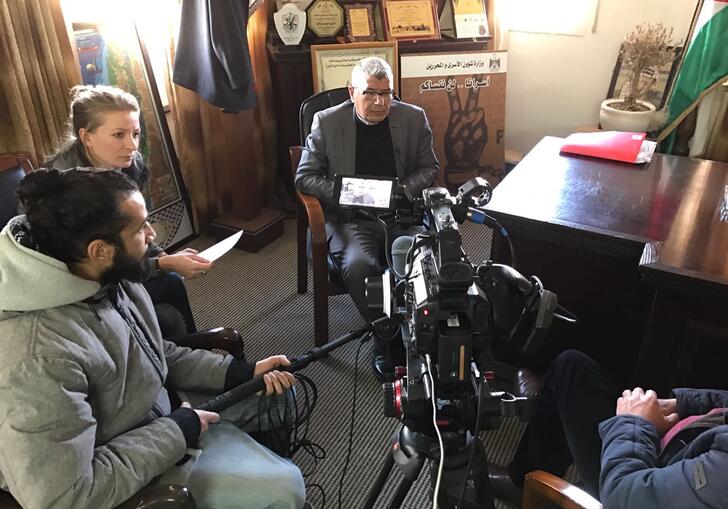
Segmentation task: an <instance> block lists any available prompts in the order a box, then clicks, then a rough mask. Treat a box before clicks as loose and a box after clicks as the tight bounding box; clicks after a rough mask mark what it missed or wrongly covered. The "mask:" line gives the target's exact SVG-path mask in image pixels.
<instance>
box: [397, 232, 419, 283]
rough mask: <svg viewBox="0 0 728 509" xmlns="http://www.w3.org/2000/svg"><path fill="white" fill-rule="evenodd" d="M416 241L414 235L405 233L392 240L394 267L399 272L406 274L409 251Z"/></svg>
mask: <svg viewBox="0 0 728 509" xmlns="http://www.w3.org/2000/svg"><path fill="white" fill-rule="evenodd" d="M414 241H415V239H414V237H410V236H407V235H404V236H402V237H397V238H396V239H394V242H392V268H393V269H394V270H395V272H396V273H397V274H404V273H405V272H406V271H407V253H408V252H409V250H410V248H411V247H412V244H413V243H414Z"/></svg>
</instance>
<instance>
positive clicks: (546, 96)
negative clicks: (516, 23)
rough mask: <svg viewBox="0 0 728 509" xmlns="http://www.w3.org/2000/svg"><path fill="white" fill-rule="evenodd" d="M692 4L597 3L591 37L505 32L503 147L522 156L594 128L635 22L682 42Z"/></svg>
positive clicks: (681, 0)
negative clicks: (659, 25) (546, 140)
mask: <svg viewBox="0 0 728 509" xmlns="http://www.w3.org/2000/svg"><path fill="white" fill-rule="evenodd" d="M696 3H697V0H600V1H599V11H598V23H597V30H596V33H591V32H590V33H588V34H587V35H585V36H583V37H576V36H565V35H550V34H530V33H519V32H510V35H509V40H508V85H507V89H506V90H507V92H506V148H507V149H512V150H517V151H518V152H521V153H522V154H524V155H525V154H526V153H527V152H528V151H529V150H531V148H533V146H534V145H535V144H536V143H538V141H539V140H540V139H541V138H543V137H544V136H547V135H552V136H566V135H568V134H569V133H571V132H573V129H574V128H576V127H580V126H596V125H597V122H598V119H599V104H600V103H601V102H602V101H603V100H604V99H605V98H606V94H607V90H608V88H609V82H610V80H611V77H612V70H613V68H614V63H615V61H616V60H617V53H618V52H619V46H620V44H621V42H622V40H623V39H624V36H625V34H627V33H628V32H630V31H631V30H632V29H633V28H634V26H635V25H636V24H637V23H641V22H645V21H647V22H655V21H662V22H663V23H664V24H665V25H666V26H668V27H672V28H674V29H675V33H674V36H673V38H674V39H675V40H681V41H685V39H686V37H687V32H688V30H689V27H690V21H691V19H692V16H693V11H694V10H695V6H696Z"/></svg>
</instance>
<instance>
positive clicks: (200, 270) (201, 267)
mask: <svg viewBox="0 0 728 509" xmlns="http://www.w3.org/2000/svg"><path fill="white" fill-rule="evenodd" d="M159 268H160V269H162V270H163V271H165V272H177V273H178V274H180V275H181V276H182V277H186V278H192V277H195V276H199V275H200V274H205V273H206V272H207V271H208V270H210V269H211V268H212V262H210V261H208V260H206V259H205V258H203V257H201V256H198V254H197V251H195V250H194V249H190V248H188V249H183V250H182V251H180V252H179V253H174V254H171V255H170V254H168V255H164V256H160V257H159Z"/></svg>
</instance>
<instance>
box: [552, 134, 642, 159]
mask: <svg viewBox="0 0 728 509" xmlns="http://www.w3.org/2000/svg"><path fill="white" fill-rule="evenodd" d="M645 136H646V133H628V132H622V131H598V132H595V133H574V134H570V135H569V136H567V138H566V139H565V140H564V144H563V145H562V146H561V152H566V153H568V154H578V155H581V156H592V157H601V158H602V159H612V160H614V161H624V162H626V163H636V162H637V155H638V154H639V153H640V147H642V142H643V141H644V139H645Z"/></svg>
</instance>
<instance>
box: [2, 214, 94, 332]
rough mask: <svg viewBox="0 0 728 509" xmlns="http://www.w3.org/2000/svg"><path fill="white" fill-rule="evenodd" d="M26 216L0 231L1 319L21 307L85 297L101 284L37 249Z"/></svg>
mask: <svg viewBox="0 0 728 509" xmlns="http://www.w3.org/2000/svg"><path fill="white" fill-rule="evenodd" d="M34 244H35V243H34V242H33V240H32V236H31V231H30V225H29V224H28V221H27V219H26V218H25V216H17V217H15V218H13V219H11V220H10V222H8V224H7V225H5V228H3V230H2V232H0V320H2V319H4V318H9V317H10V315H15V314H16V313H14V312H18V311H38V310H42V309H49V308H55V307H58V306H64V305H66V304H72V303H74V302H79V301H82V300H85V299H87V298H89V297H91V296H93V295H94V294H96V293H97V292H98V291H99V290H100V288H101V285H99V283H97V282H95V281H89V280H87V279H83V278H82V277H79V276H76V275H75V274H72V273H71V272H70V271H69V270H68V266H67V265H66V264H65V263H63V262H61V261H59V260H56V259H55V258H52V257H50V256H48V255H44V254H43V253H41V252H40V251H38V250H37V249H36V248H35V246H34Z"/></svg>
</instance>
